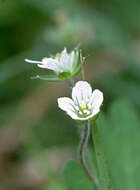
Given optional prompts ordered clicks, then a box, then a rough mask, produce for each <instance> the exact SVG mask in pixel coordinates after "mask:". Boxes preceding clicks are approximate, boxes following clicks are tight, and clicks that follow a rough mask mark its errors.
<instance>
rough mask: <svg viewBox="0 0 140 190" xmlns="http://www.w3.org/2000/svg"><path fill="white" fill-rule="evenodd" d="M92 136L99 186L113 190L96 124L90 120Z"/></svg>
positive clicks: (106, 189)
mask: <svg viewBox="0 0 140 190" xmlns="http://www.w3.org/2000/svg"><path fill="white" fill-rule="evenodd" d="M92 138H93V144H94V149H95V155H96V160H97V168H98V177H99V186H100V187H101V189H102V190H114V187H113V184H112V179H111V176H110V171H109V167H108V163H107V160H106V157H105V153H104V147H103V144H102V140H101V137H100V133H99V129H98V126H97V124H96V123H95V121H93V122H92Z"/></svg>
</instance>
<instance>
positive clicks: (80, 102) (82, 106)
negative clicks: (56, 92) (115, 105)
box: [57, 81, 103, 120]
mask: <svg viewBox="0 0 140 190" xmlns="http://www.w3.org/2000/svg"><path fill="white" fill-rule="evenodd" d="M57 101H58V106H59V108H61V109H62V110H63V111H65V112H66V113H67V114H68V115H69V116H70V117H71V118H72V119H74V120H88V119H91V118H93V117H94V116H95V115H97V114H98V113H99V112H100V106H101V105H102V103H103V93H102V92H101V91H100V90H98V89H96V90H94V91H93V92H92V88H91V86H90V84H89V83H88V82H86V81H79V82H77V83H76V84H75V86H74V87H73V89H72V99H70V98H67V97H63V98H58V100H57Z"/></svg>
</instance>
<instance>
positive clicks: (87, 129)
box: [79, 122, 99, 190]
mask: <svg viewBox="0 0 140 190" xmlns="http://www.w3.org/2000/svg"><path fill="white" fill-rule="evenodd" d="M89 136H90V122H88V123H86V124H85V125H84V133H83V136H82V137H81V143H80V151H79V157H80V164H81V166H82V168H83V169H84V171H85V173H86V174H87V176H88V178H89V180H90V181H91V182H92V183H93V185H94V188H95V189H96V190H99V189H98V186H97V184H96V183H95V179H94V177H93V176H92V175H91V174H90V172H89V170H88V168H87V166H86V163H85V151H86V148H87V144H88V139H89Z"/></svg>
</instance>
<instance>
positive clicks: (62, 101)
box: [57, 97, 75, 112]
mask: <svg viewBox="0 0 140 190" xmlns="http://www.w3.org/2000/svg"><path fill="white" fill-rule="evenodd" d="M57 102H58V107H59V108H61V109H62V110H63V111H66V112H68V111H73V112H74V111H75V109H74V107H75V105H74V102H73V101H72V99H70V98H67V97H63V98H58V99H57Z"/></svg>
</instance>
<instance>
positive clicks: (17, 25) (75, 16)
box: [0, 0, 140, 190]
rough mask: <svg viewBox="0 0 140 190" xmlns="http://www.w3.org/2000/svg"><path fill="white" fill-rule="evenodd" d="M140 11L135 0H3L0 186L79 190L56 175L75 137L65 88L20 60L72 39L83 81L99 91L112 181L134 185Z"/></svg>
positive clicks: (139, 132) (139, 165) (138, 158)
mask: <svg viewBox="0 0 140 190" xmlns="http://www.w3.org/2000/svg"><path fill="white" fill-rule="evenodd" d="M139 18H140V1H139V0H133V1H130V0H127V1H126V0H123V1H122V0H110V1H105V0H98V1H97V0H94V1H93V0H71V1H67V0H58V1H53V0H13V1H11V0H0V189H1V190H47V189H48V190H78V188H79V190H84V186H83V185H81V187H80V184H82V183H80V182H79V184H78V183H77V184H78V187H77V186H76V184H75V183H74V182H72V181H71V180H76V181H77V180H79V177H78V176H75V178H74V177H73V179H70V177H69V178H68V181H69V180H70V181H69V182H68V184H67V179H66V180H65V179H64V177H63V175H62V174H61V173H62V170H63V167H64V165H65V163H66V162H67V160H69V159H72V158H74V159H77V147H78V144H79V132H78V128H77V126H75V123H73V122H72V121H71V119H70V118H69V117H68V116H66V115H65V113H63V112H62V111H60V110H59V109H58V107H57V101H56V100H57V98H58V97H60V96H70V89H69V88H68V86H67V84H66V83H65V82H63V83H53V84H52V83H51V84H50V83H46V82H45V81H41V80H31V79H30V78H31V77H32V76H35V75H37V74H41V73H44V71H43V70H42V69H39V68H37V67H36V66H35V65H31V64H28V63H25V62H24V59H25V58H29V59H35V60H40V59H42V58H43V57H45V56H50V55H53V54H56V53H57V52H61V51H62V50H63V48H64V47H67V48H68V51H69V52H70V51H71V50H72V49H73V48H75V47H77V46H79V47H80V48H81V49H82V51H83V55H84V56H86V57H87V65H86V67H85V72H86V79H87V81H90V82H91V83H92V86H93V88H99V89H100V90H102V91H103V92H104V96H105V100H104V105H103V107H102V115H101V116H100V118H99V121H98V122H99V126H100V127H99V128H100V129H101V135H102V139H103V143H104V147H105V153H106V156H107V160H108V164H109V166H110V168H111V169H110V170H111V175H112V178H113V182H114V185H115V188H116V190H138V189H139V187H140V180H139V178H140V118H139V114H140V111H139V110H140V53H139V52H140V22H139ZM79 78H80V76H79ZM77 80H78V79H77ZM90 149H91V150H92V142H90ZM91 152H92V151H91ZM70 172H71V173H70V176H74V174H75V172H74V171H70ZM72 172H74V173H72ZM69 184H71V185H69Z"/></svg>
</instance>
